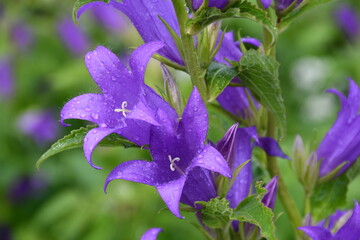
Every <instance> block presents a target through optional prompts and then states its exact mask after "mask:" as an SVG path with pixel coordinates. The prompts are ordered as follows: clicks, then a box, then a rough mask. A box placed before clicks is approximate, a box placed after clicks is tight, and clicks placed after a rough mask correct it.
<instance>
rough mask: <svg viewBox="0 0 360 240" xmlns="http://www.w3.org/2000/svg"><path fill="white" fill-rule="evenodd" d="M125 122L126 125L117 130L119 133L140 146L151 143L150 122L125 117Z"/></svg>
mask: <svg viewBox="0 0 360 240" xmlns="http://www.w3.org/2000/svg"><path fill="white" fill-rule="evenodd" d="M125 123H126V126H124V127H123V128H121V129H117V130H116V131H115V132H116V133H117V134H119V135H121V136H123V137H124V138H126V139H128V140H130V141H131V142H133V143H136V144H137V145H140V146H142V145H146V144H149V143H150V141H149V139H150V127H151V124H150V123H147V122H144V121H141V120H136V119H125Z"/></svg>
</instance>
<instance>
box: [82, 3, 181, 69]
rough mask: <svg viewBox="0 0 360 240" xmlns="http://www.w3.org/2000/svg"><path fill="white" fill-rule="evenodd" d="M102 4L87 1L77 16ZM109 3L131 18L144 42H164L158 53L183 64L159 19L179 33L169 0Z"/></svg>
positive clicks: (171, 39)
mask: <svg viewBox="0 0 360 240" xmlns="http://www.w3.org/2000/svg"><path fill="white" fill-rule="evenodd" d="M103 5H106V3H104V2H101V1H95V2H91V3H88V4H86V5H84V6H82V7H81V8H80V9H79V11H78V13H77V17H78V18H79V17H80V16H81V14H82V13H83V12H84V11H86V10H87V9H89V8H92V7H98V6H103ZM109 5H111V6H112V7H114V8H115V9H117V10H119V11H121V12H123V13H124V14H125V15H126V16H127V17H128V18H129V19H130V20H131V22H132V23H133V24H134V26H135V28H136V29H137V30H138V32H139V34H140V35H141V37H142V39H143V40H144V42H145V43H147V42H152V41H162V42H164V43H165V46H164V48H162V49H161V50H159V52H158V53H159V54H160V55H162V56H164V57H166V58H168V59H170V60H172V61H174V62H176V63H178V64H182V65H183V64H184V63H183V60H182V58H181V55H180V53H179V50H178V49H177V47H176V44H175V42H174V40H173V38H172V37H171V35H170V33H169V31H168V30H167V29H166V27H165V25H164V24H163V23H162V22H161V20H160V19H159V16H160V17H162V18H163V19H164V20H165V21H166V22H167V23H168V24H169V25H170V26H171V27H172V28H173V29H174V30H175V32H176V33H177V34H179V32H180V31H179V25H178V22H177V18H176V14H175V10H174V7H173V5H172V3H171V1H170V0H152V1H148V0H124V1H122V2H121V3H120V2H117V1H115V0H110V2H109Z"/></svg>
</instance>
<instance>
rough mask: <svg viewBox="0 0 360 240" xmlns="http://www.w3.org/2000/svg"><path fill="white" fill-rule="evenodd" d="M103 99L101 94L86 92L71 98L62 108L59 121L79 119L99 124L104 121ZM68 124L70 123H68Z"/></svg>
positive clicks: (104, 108)
mask: <svg viewBox="0 0 360 240" xmlns="http://www.w3.org/2000/svg"><path fill="white" fill-rule="evenodd" d="M106 109H107V107H106V106H105V99H104V96H103V95H100V94H93V93H88V94H84V95H80V96H77V97H75V98H73V99H71V100H70V101H69V102H67V103H66V104H65V106H64V107H63V108H62V110H61V113H60V116H61V123H62V124H63V125H65V126H66V125H67V124H65V123H64V120H66V119H81V120H87V121H90V122H94V123H97V124H98V125H100V124H101V123H103V122H105V121H106V119H105V114H104V113H105V112H104V110H106ZM68 126H70V125H68Z"/></svg>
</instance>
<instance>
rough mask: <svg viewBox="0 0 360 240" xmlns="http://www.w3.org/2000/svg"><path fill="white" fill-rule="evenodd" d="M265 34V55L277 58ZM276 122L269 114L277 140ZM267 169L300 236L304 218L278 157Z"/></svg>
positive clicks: (272, 134) (270, 160)
mask: <svg viewBox="0 0 360 240" xmlns="http://www.w3.org/2000/svg"><path fill="white" fill-rule="evenodd" d="M263 32H264V46H265V53H267V54H268V55H270V56H271V57H273V58H276V44H274V45H272V44H271V40H272V39H271V34H270V33H269V32H268V30H267V29H266V28H264V29H263ZM276 133H277V129H276V121H275V118H274V116H273V114H272V113H271V112H268V127H267V134H266V135H267V137H271V138H273V139H276ZM267 169H268V171H269V173H270V175H271V177H274V176H278V196H279V197H280V200H281V202H282V204H283V206H284V208H285V211H286V213H287V215H288V217H289V219H290V221H291V223H292V225H293V228H294V232H295V233H296V234H297V235H298V234H299V233H298V231H297V230H296V229H297V228H298V227H300V226H301V225H302V217H301V215H300V212H299V210H298V208H297V206H296V204H295V202H294V200H293V198H292V196H291V195H290V193H289V191H288V189H287V187H286V184H285V182H284V179H283V178H282V175H281V173H280V169H279V167H278V164H277V159H276V157H272V156H269V155H267Z"/></svg>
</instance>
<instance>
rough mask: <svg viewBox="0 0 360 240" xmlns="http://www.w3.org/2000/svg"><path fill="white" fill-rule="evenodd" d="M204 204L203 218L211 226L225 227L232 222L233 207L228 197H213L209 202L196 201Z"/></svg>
mask: <svg viewBox="0 0 360 240" xmlns="http://www.w3.org/2000/svg"><path fill="white" fill-rule="evenodd" d="M195 204H199V205H202V206H203V208H202V209H201V219H202V220H203V222H204V223H205V225H207V226H208V227H210V228H225V227H226V226H227V225H228V224H229V222H231V219H230V216H231V215H232V214H233V209H232V208H231V207H230V202H229V201H228V200H227V199H226V198H220V197H217V198H212V199H210V201H208V202H203V201H199V202H195Z"/></svg>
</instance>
